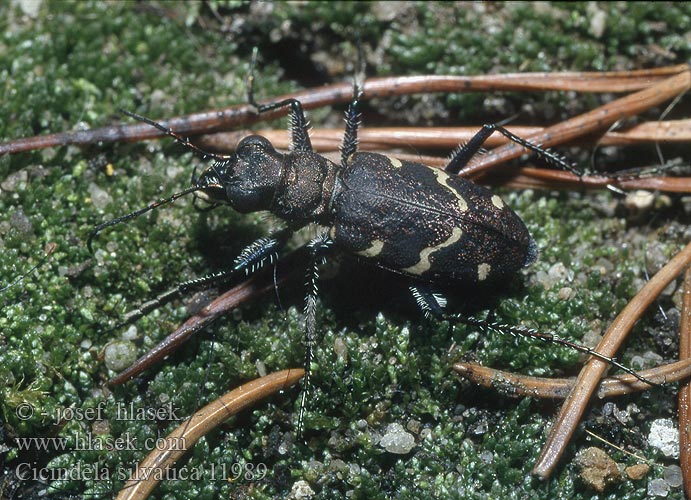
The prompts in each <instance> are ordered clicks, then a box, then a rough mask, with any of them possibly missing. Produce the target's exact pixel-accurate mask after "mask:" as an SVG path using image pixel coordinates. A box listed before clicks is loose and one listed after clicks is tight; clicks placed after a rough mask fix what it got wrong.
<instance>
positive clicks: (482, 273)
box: [477, 203, 496, 281]
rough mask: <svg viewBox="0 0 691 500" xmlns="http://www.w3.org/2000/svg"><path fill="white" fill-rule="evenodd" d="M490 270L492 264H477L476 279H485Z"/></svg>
mask: <svg viewBox="0 0 691 500" xmlns="http://www.w3.org/2000/svg"><path fill="white" fill-rule="evenodd" d="M495 205H496V203H495ZM490 271H492V266H490V265H489V264H487V263H483V264H480V265H479V266H477V280H478V281H485V280H486V279H487V276H489V273H490Z"/></svg>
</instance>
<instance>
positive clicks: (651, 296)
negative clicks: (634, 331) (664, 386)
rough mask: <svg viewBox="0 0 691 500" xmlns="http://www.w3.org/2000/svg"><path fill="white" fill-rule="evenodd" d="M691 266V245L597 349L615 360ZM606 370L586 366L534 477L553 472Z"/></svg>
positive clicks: (595, 364)
mask: <svg viewBox="0 0 691 500" xmlns="http://www.w3.org/2000/svg"><path fill="white" fill-rule="evenodd" d="M689 263H691V243H689V244H688V245H687V246H686V247H684V249H683V250H682V251H681V252H679V253H678V254H677V255H676V256H674V258H672V260H671V261H669V262H668V263H667V265H665V266H664V267H663V268H662V269H660V271H658V273H657V274H656V275H655V276H653V277H652V278H651V279H650V281H648V282H647V283H646V284H645V286H644V287H643V288H642V289H641V290H640V291H639V292H638V293H637V294H636V296H635V297H634V298H633V299H631V301H630V302H629V303H628V304H627V305H626V307H625V308H624V309H623V310H622V311H621V312H620V313H619V315H618V316H617V317H616V319H615V320H614V321H613V322H612V324H611V326H610V327H609V329H608V330H607V332H606V333H605V335H604V337H603V339H602V341H601V342H600V344H599V345H598V346H597V348H596V350H597V351H598V352H600V353H602V354H603V355H605V356H610V357H613V356H614V355H615V354H616V352H617V349H618V348H619V346H620V344H621V343H622V342H623V340H624V338H625V337H626V335H627V334H628V332H629V331H630V330H631V328H633V325H634V324H635V323H636V321H638V318H639V317H640V315H641V314H642V312H643V311H644V310H645V309H646V308H647V307H648V306H649V305H650V304H651V303H652V302H653V301H654V300H655V299H656V298H657V296H658V295H659V294H660V293H661V292H662V290H664V289H665V287H666V286H667V285H668V284H669V283H670V282H671V281H672V280H673V279H674V278H675V277H676V276H677V275H678V274H679V273H680V272H681V271H682V270H683V269H684V268H685V267H686V266H688V265H689ZM607 367H608V365H607V363H605V362H604V361H601V360H599V359H596V358H592V359H590V361H588V363H586V365H585V366H584V368H583V370H582V371H581V373H580V374H579V375H578V378H577V379H576V383H575V385H574V387H573V390H572V391H571V393H570V394H569V396H568V397H567V399H566V402H565V403H564V405H563V406H562V408H561V411H560V413H559V417H558V418H557V420H556V421H555V423H554V426H553V427H552V430H551V432H550V435H549V437H548V438H547V442H546V444H545V446H544V447H543V449H542V452H541V454H540V457H539V458H538V461H537V463H536V465H535V467H534V468H533V473H534V474H536V475H538V476H540V477H543V478H547V477H548V476H549V475H550V474H551V473H552V471H553V470H554V467H556V465H557V462H558V461H559V459H560V458H561V456H562V454H563V453H564V450H565V449H566V445H567V443H568V441H569V440H570V439H571V436H572V435H573V433H574V431H575V430H576V427H577V426H578V422H579V421H580V419H581V416H582V415H583V412H584V411H585V408H586V406H587V405H588V402H589V401H590V398H591V396H592V395H593V393H594V392H595V389H596V388H597V386H598V385H599V383H600V379H601V378H602V375H603V374H604V372H605V370H606V369H607Z"/></svg>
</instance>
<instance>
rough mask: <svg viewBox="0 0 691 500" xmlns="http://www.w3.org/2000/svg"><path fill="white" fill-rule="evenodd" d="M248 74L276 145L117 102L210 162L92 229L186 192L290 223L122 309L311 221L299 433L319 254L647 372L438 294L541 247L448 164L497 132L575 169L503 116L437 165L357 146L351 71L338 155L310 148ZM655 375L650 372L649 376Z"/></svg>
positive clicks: (475, 281) (434, 311) (231, 272)
mask: <svg viewBox="0 0 691 500" xmlns="http://www.w3.org/2000/svg"><path fill="white" fill-rule="evenodd" d="M253 66H254V59H253V64H252V66H251V69H250V73H249V75H248V77H247V82H246V84H247V85H246V87H247V89H246V90H247V99H248V103H249V104H250V106H252V107H253V108H255V110H256V112H257V113H258V114H261V113H266V112H269V111H273V110H276V109H279V108H285V107H288V108H289V112H290V126H289V127H290V134H291V141H292V148H291V150H290V152H288V153H281V152H278V151H276V150H275V149H274V147H273V146H272V144H271V143H270V142H269V140H268V139H266V138H264V137H262V136H259V135H250V136H248V137H245V138H243V139H242V140H241V141H240V142H239V143H238V145H237V148H236V151H235V153H234V154H230V155H223V154H216V153H210V152H207V151H204V150H202V149H200V148H199V147H197V146H195V145H194V144H192V143H191V142H190V141H189V139H186V138H183V137H182V136H180V135H178V134H177V133H175V132H174V131H173V130H171V129H169V128H167V127H164V126H163V125H161V124H159V123H157V122H154V121H153V120H150V119H148V118H146V117H143V116H140V115H137V114H135V113H131V112H128V111H124V112H125V113H126V114H127V115H128V116H130V117H133V118H135V119H137V120H139V121H142V122H145V123H148V124H150V125H151V126H153V127H156V128H157V129H159V130H161V131H162V132H163V133H165V134H166V135H168V136H170V137H172V138H174V139H175V140H176V141H178V142H179V143H181V144H182V145H184V146H185V147H187V148H189V149H191V150H193V151H194V152H196V153H198V154H200V155H202V156H203V157H210V158H212V159H213V160H214V163H213V164H212V165H211V166H209V167H208V168H207V169H205V170H204V171H203V172H202V174H201V175H200V176H199V177H198V178H197V177H194V176H193V185H192V186H191V187H190V188H188V189H185V190H183V191H180V192H178V193H175V194H173V195H172V196H170V197H168V198H165V199H162V200H159V201H156V202H153V203H151V204H150V205H148V206H147V207H144V208H142V209H140V210H137V211H134V212H132V213H129V214H127V215H123V216H121V217H117V218H115V219H113V220H111V221H108V222H105V223H103V224H101V225H99V226H96V227H95V228H94V230H93V231H92V232H91V234H90V235H89V238H88V242H87V244H88V247H89V249H91V248H92V242H93V239H94V237H95V236H96V235H97V234H98V233H99V232H100V231H101V230H103V229H105V228H107V227H110V226H114V225H116V224H119V223H121V222H125V221H127V220H130V219H133V218H135V217H138V216H139V215H142V214H144V213H146V212H148V211H150V210H153V209H154V208H156V207H158V206H160V205H163V204H166V203H170V202H173V201H175V200H176V199H178V198H180V197H182V196H185V195H187V194H190V193H194V195H195V197H199V198H201V199H203V200H206V201H208V202H210V203H211V204H226V205H230V206H231V207H232V208H233V209H235V210H236V211H238V212H240V213H251V212H258V211H268V212H271V213H272V214H274V215H276V216H278V217H279V218H280V219H282V220H283V221H284V222H285V224H286V227H285V228H284V229H281V230H279V231H277V232H275V233H274V234H272V235H270V236H268V237H263V238H259V239H258V240H256V241H255V242H253V243H251V244H250V245H248V246H247V247H246V248H245V249H244V250H242V252H240V254H239V256H238V257H237V258H236V259H235V261H234V263H233V265H232V266H230V267H229V268H228V269H226V270H224V271H221V272H218V273H215V274H212V275H209V276H205V277H202V278H198V279H195V280H192V281H188V282H185V283H182V284H180V285H178V286H177V287H176V288H175V289H173V290H171V291H168V292H166V293H164V294H162V295H160V296H158V297H157V298H155V299H154V300H152V301H149V302H147V303H145V304H143V305H142V306H140V307H139V308H138V309H137V310H136V311H134V313H132V314H131V315H130V317H129V318H128V319H127V320H126V321H127V323H129V322H131V321H134V320H135V319H137V318H139V317H141V316H142V315H143V314H145V313H147V312H149V311H151V310H153V309H154V308H156V307H158V306H160V305H161V304H162V303H163V302H165V301H168V300H170V298H171V297H173V296H174V295H176V294H179V293H182V292H185V291H189V290H191V289H194V288H201V287H205V286H208V285H211V284H213V283H218V282H223V281H227V280H229V279H230V278H231V277H233V276H235V275H237V274H238V273H247V274H249V273H251V272H254V271H256V270H258V269H260V268H262V267H263V266H264V265H265V264H266V263H267V262H273V261H274V259H276V258H277V256H278V252H279V250H280V249H281V248H282V247H283V246H284V245H285V244H286V243H287V241H288V240H289V238H290V236H291V235H292V234H293V233H294V232H295V231H297V230H299V229H301V228H303V227H305V226H307V225H309V224H317V225H318V226H321V227H323V228H326V230H325V231H324V232H322V233H321V234H319V235H318V236H317V237H316V238H314V239H312V240H311V241H310V242H309V243H308V245H307V246H308V249H309V255H310V259H309V265H308V269H307V279H306V287H307V290H306V297H305V311H304V315H305V381H304V390H303V393H302V400H301V405H300V412H299V417H298V426H297V433H298V435H301V433H302V423H303V415H304V411H305V406H306V405H305V401H306V395H307V392H308V390H309V387H310V364H311V360H312V356H313V347H314V345H315V342H316V337H317V335H316V317H315V316H316V301H317V295H318V276H319V265H320V264H321V263H322V262H323V260H324V258H325V256H326V254H327V253H328V252H331V251H341V252H346V253H349V254H353V255H355V256H357V257H359V258H360V259H363V260H364V261H367V262H369V263H371V264H373V265H375V266H378V267H380V268H383V269H385V270H388V271H391V272H393V273H397V274H399V275H403V276H405V277H407V278H409V280H410V287H409V288H410V292H411V293H412V295H413V297H414V299H415V301H416V302H417V304H418V306H419V307H420V309H421V310H422V312H423V313H424V314H425V315H426V316H434V317H437V318H439V319H444V320H449V321H454V322H460V323H465V324H468V325H471V326H475V327H478V328H481V329H489V330H494V331H498V332H501V333H509V334H512V335H522V336H528V337H532V338H536V339H539V340H543V341H545V342H550V343H556V344H560V345H564V346H568V347H570V348H573V349H576V350H578V351H580V352H583V353H586V354H588V355H591V356H594V357H597V358H599V359H602V360H604V361H606V362H608V363H609V364H611V365H613V366H616V367H617V368H620V369H622V370H623V371H625V372H627V373H630V374H632V375H634V376H636V377H637V378H639V379H641V380H642V381H644V382H646V383H650V384H653V383H652V382H649V381H648V380H646V379H644V378H642V377H640V376H639V375H637V374H636V373H635V372H634V371H633V370H631V369H630V368H627V367H625V366H623V365H622V364H620V363H619V362H617V361H616V360H615V359H614V358H610V357H607V356H604V355H602V354H600V353H598V352H597V351H595V350H594V349H591V348H589V347H586V346H583V345H580V344H577V343H574V342H571V341H568V340H566V339H562V338H560V337H558V336H557V335H555V334H552V333H542V332H539V331H536V330H533V329H529V328H524V327H515V326H510V325H502V324H498V323H494V322H490V321H484V320H480V319H476V318H472V317H466V316H462V315H460V314H447V313H445V312H444V310H443V309H444V307H445V305H446V299H445V298H444V297H443V296H442V295H441V294H439V293H438V292H437V291H436V290H435V288H436V287H438V286H441V285H449V284H451V285H454V284H455V285H462V286H466V287H467V286H478V285H481V284H487V283H490V282H497V281H501V280H503V279H506V278H507V277H508V276H510V275H511V274H513V273H515V272H517V271H518V270H520V269H521V268H524V267H526V266H528V265H530V264H531V263H533V262H534V261H535V260H536V259H537V256H538V249H537V245H536V243H535V240H534V239H533V238H532V237H531V235H530V234H529V232H528V229H527V228H526V226H525V224H524V223H523V221H522V220H521V219H520V218H519V217H518V215H516V213H515V212H514V211H513V210H511V209H510V208H509V207H508V206H507V205H506V203H504V201H503V200H502V198H500V197H499V196H498V195H496V194H493V193H492V192H491V191H489V190H488V189H486V188H484V187H482V186H479V185H477V184H475V183H473V182H471V181H469V180H466V179H464V178H462V177H459V176H457V175H456V174H457V173H458V172H459V171H460V169H461V168H463V167H464V166H465V165H466V164H467V163H468V162H469V161H470V160H471V159H472V158H473V157H474V156H475V155H476V154H477V153H478V152H479V151H480V148H481V147H482V145H483V143H484V142H485V141H486V140H487V139H488V138H489V136H490V135H492V134H493V133H494V132H498V133H500V134H502V135H504V136H505V137H506V138H507V139H509V140H511V141H513V142H515V143H516V144H518V145H520V146H522V147H524V148H525V149H526V150H528V151H531V152H533V153H535V154H536V155H537V156H538V157H540V158H541V159H542V160H543V161H544V162H545V163H546V164H547V165H549V166H553V167H557V168H561V169H566V170H571V169H572V167H571V166H570V165H569V164H568V163H567V162H566V160H564V159H563V158H561V157H560V156H558V155H557V154H555V153H554V152H552V151H550V150H548V149H544V148H542V147H540V146H538V145H535V144H532V143H531V142H529V141H527V140H525V139H522V138H520V137H518V136H516V135H514V134H513V133H511V132H510V131H508V130H507V129H506V128H504V127H503V126H501V125H496V124H487V125H484V126H483V127H482V128H481V129H480V131H478V132H477V134H476V135H475V136H474V137H472V138H471V140H470V141H468V142H467V143H466V144H464V145H461V146H459V148H457V149H456V150H455V151H454V153H453V154H452V156H451V159H450V161H449V162H448V164H447V165H446V167H445V168H444V169H437V168H432V167H429V166H427V165H423V164H420V163H415V162H411V161H405V160H399V159H397V158H394V157H391V156H388V155H384V154H379V153H372V152H364V151H358V150H357V145H358V139H357V133H358V128H359V126H360V115H359V113H358V110H357V108H358V104H359V102H360V101H361V100H362V98H363V97H364V94H363V90H362V89H361V88H360V87H359V85H358V84H357V83H356V84H354V88H353V99H352V101H351V103H350V105H349V106H348V108H347V110H346V114H345V123H346V125H345V134H344V138H343V142H342V145H341V147H340V153H341V154H340V163H339V164H336V163H334V162H332V161H330V160H329V159H327V158H325V157H324V156H321V155H319V154H317V153H315V152H314V151H313V149H312V145H311V142H310V137H309V125H308V122H307V119H306V118H305V113H304V111H303V108H302V105H301V103H300V101H298V100H297V99H293V98H289V99H285V100H282V101H278V102H272V103H269V104H259V103H257V102H256V100H255V99H254V93H253V72H252V68H253ZM653 385H654V384H653Z"/></svg>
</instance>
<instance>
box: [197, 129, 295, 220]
mask: <svg viewBox="0 0 691 500" xmlns="http://www.w3.org/2000/svg"><path fill="white" fill-rule="evenodd" d="M282 173H283V155H282V154H280V153H278V152H277V151H276V150H275V149H274V147H273V146H272V145H271V143H270V142H269V140H268V139H266V138H264V137H261V136H259V135H251V136H248V137H245V138H244V139H242V140H241V141H240V143H239V144H238V147H237V149H236V152H235V154H234V155H232V156H231V157H230V158H227V159H223V160H219V161H217V162H216V163H214V164H213V165H212V166H210V167H209V168H207V169H206V170H204V172H202V174H201V175H200V176H199V179H198V180H197V183H196V184H197V186H198V187H199V191H197V192H196V193H197V196H199V197H200V198H202V199H204V200H206V201H208V202H210V203H226V204H229V205H230V206H232V207H233V208H234V209H235V210H237V211H238V212H241V213H248V212H256V211H258V210H267V209H269V207H270V206H271V203H272V201H273V198H274V194H275V192H276V188H277V187H278V185H279V184H280V181H281V177H282Z"/></svg>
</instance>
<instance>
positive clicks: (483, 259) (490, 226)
mask: <svg viewBox="0 0 691 500" xmlns="http://www.w3.org/2000/svg"><path fill="white" fill-rule="evenodd" d="M331 210H332V211H331V214H332V217H333V222H332V226H331V228H330V232H329V234H330V236H331V238H332V239H333V240H334V242H335V243H336V244H337V245H338V246H340V247H341V248H343V249H345V250H347V251H349V252H352V253H355V254H357V255H360V256H362V257H365V258H366V259H369V260H371V261H373V262H375V263H376V264H377V265H379V266H381V267H384V268H386V269H389V270H391V271H395V272H400V273H403V274H406V275H409V276H412V277H415V278H421V279H424V280H426V281H432V282H451V281H464V282H468V283H477V282H483V281H489V280H494V279H497V278H501V277H503V276H506V275H508V274H511V273H514V272H516V271H517V270H518V269H520V268H521V267H523V266H526V265H528V264H530V263H531V262H533V261H534V260H535V257H536V253H537V252H536V248H535V243H534V241H533V239H532V238H531V237H530V234H529V233H528V230H527V229H526V227H525V225H524V224H523V221H521V219H520V218H519V217H518V216H517V215H516V214H515V213H514V212H513V211H512V210H511V209H510V208H508V207H507V206H506V204H504V202H503V201H502V199H501V198H500V197H499V196H497V195H494V194H492V193H491V192H490V191H488V190H487V189H485V188H483V187H481V186H478V185H477V184H474V183H472V182H469V181H467V180H465V179H462V178H460V177H458V176H455V175H449V174H447V173H445V172H444V171H443V170H440V169H435V168H431V167H428V166H426V165H421V164H419V163H413V162H408V161H402V160H398V159H396V158H390V157H387V156H384V155H380V154H375V153H355V154H353V155H352V156H351V157H350V158H349V160H348V168H347V169H346V170H345V171H343V172H340V173H339V175H338V181H337V186H336V190H335V191H334V195H333V202H332V207H331Z"/></svg>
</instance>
